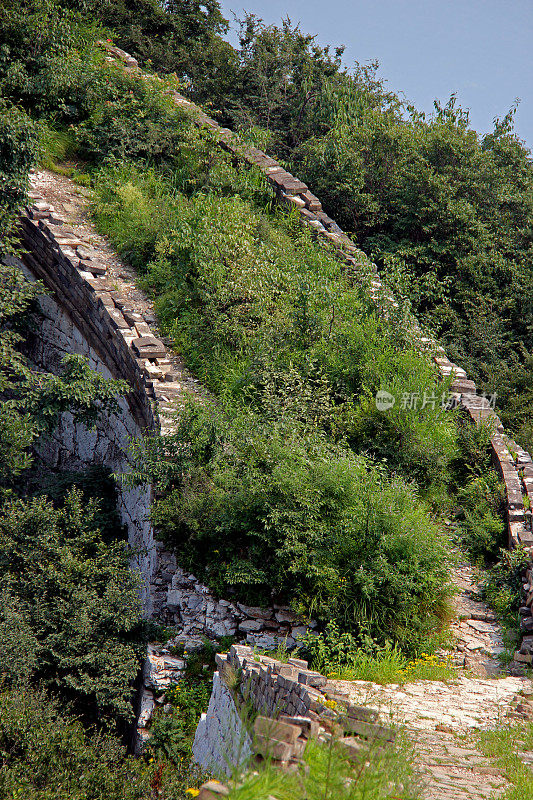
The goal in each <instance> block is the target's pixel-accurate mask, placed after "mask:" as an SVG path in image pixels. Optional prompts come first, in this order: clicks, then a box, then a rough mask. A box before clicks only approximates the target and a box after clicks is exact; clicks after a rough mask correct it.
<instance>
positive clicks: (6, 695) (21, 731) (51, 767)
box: [0, 686, 150, 800]
mask: <svg viewBox="0 0 533 800" xmlns="http://www.w3.org/2000/svg"><path fill="white" fill-rule="evenodd" d="M149 793H150V784H149V774H148V772H147V770H146V768H145V767H144V766H143V765H142V763H141V762H139V761H137V760H135V759H133V758H128V759H125V758H124V749H123V748H122V747H121V746H120V745H119V744H118V742H117V741H116V740H114V739H112V738H111V737H109V736H107V735H105V734H102V733H100V734H96V735H92V736H89V735H88V734H87V732H86V731H85V730H84V729H83V726H82V725H81V723H80V722H79V721H77V720H75V719H73V718H72V717H69V716H68V715H66V714H65V713H64V712H62V711H61V710H60V706H59V703H57V702H56V701H54V700H52V699H51V698H50V697H49V696H47V695H46V694H45V693H44V692H43V691H37V692H35V691H30V690H28V689H24V688H21V687H20V686H19V687H17V688H16V689H14V690H13V691H6V690H5V689H4V691H3V692H2V693H1V694H0V795H1V796H2V797H25V798H27V800H45V799H46V800H48V798H64V797H76V798H79V800H135V799H136V798H139V799H140V798H146V797H148V796H149Z"/></svg>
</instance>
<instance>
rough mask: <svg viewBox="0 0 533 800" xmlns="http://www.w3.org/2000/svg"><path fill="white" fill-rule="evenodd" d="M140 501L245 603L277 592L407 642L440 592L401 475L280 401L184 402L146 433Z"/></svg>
mask: <svg viewBox="0 0 533 800" xmlns="http://www.w3.org/2000/svg"><path fill="white" fill-rule="evenodd" d="M146 446H147V448H148V453H146V451H145V458H147V461H148V463H147V465H146V466H145V469H146V470H147V474H152V475H153V476H154V477H155V478H156V479H157V480H158V483H159V486H160V488H161V489H164V491H163V492H162V496H161V499H160V500H158V501H156V503H155V505H154V510H153V519H154V523H155V524H156V525H157V527H158V530H159V531H160V533H161V536H162V537H163V538H164V539H165V540H166V541H167V542H168V543H169V544H170V545H171V546H172V547H175V548H176V550H177V551H178V552H179V553H180V562H181V563H182V565H183V566H184V568H186V569H189V570H191V571H194V573H195V574H197V575H199V576H200V577H201V578H202V579H203V580H205V581H206V582H207V583H208V585H210V586H211V587H213V588H214V589H215V590H216V591H218V592H219V593H221V594H223V595H224V596H227V594H228V593H235V594H236V596H237V597H238V598H239V599H242V600H243V601H245V602H250V603H253V604H258V603H267V602H271V601H272V600H274V601H277V602H287V601H290V602H291V604H292V605H293V607H294V608H295V609H296V610H298V611H299V612H301V613H305V614H307V615H309V616H317V617H318V618H319V619H320V620H323V621H326V620H328V619H331V618H334V619H337V620H338V621H339V624H340V625H341V627H342V628H343V629H344V630H352V631H354V632H356V633H359V632H361V631H367V630H368V632H369V634H370V635H371V636H373V637H374V638H376V640H378V641H381V642H383V641H384V639H385V638H393V639H394V640H396V641H398V642H400V643H401V644H402V645H403V646H405V647H407V648H412V647H416V646H417V643H418V642H419V641H421V639H422V638H423V637H426V636H428V635H430V633H431V632H433V631H434V630H435V629H436V628H437V627H438V626H439V622H440V619H441V617H442V616H443V613H444V606H445V597H446V594H447V579H446V566H445V552H444V542H443V541H442V539H440V538H439V535H438V528H437V526H436V524H435V523H434V522H433V521H432V519H431V517H430V515H429V513H428V511H427V509H426V508H425V506H424V504H423V502H422V501H421V500H420V498H418V497H417V495H416V492H415V490H414V489H413V487H410V486H408V485H407V484H406V483H405V482H403V481H402V480H401V479H399V478H395V479H393V480H392V481H390V480H389V479H387V477H386V473H385V471H384V470H383V469H379V468H377V467H376V466H374V465H373V464H372V463H371V462H369V461H368V460H367V459H365V458H364V457H362V456H355V455H354V454H353V453H352V452H351V451H350V450H348V449H346V448H343V447H341V446H340V445H334V444H331V443H328V441H327V440H326V439H325V437H323V436H321V435H319V434H317V433H316V432H313V431H311V430H309V429H306V428H305V426H303V425H302V424H301V422H299V421H298V420H297V419H294V417H291V416H289V415H286V416H285V417H284V418H282V419H281V420H278V421H277V422H274V421H271V420H268V421H267V422H265V421H263V420H262V419H261V418H260V417H258V416H257V415H252V414H250V413H244V412H242V411H241V412H239V413H237V412H236V410H235V409H234V410H233V413H232V416H231V417H230V418H228V417H227V416H224V415H222V414H221V413H220V412H218V413H217V412H215V411H213V410H211V409H205V408H202V407H200V406H198V405H191V406H189V407H188V409H186V410H185V411H184V412H183V413H182V414H181V416H180V421H179V427H178V432H177V433H176V434H175V435H174V436H173V437H171V438H169V437H165V439H164V440H155V441H152V442H150V441H148V442H147V443H146Z"/></svg>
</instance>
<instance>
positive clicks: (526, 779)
mask: <svg viewBox="0 0 533 800" xmlns="http://www.w3.org/2000/svg"><path fill="white" fill-rule="evenodd" d="M476 738H477V746H478V748H479V749H480V750H481V752H482V753H484V755H486V756H488V757H489V758H493V759H494V761H495V766H497V767H499V768H500V769H501V770H502V771H503V773H504V775H505V777H506V778H507V780H508V781H509V783H510V786H509V787H508V788H507V789H506V790H505V792H504V794H503V795H502V796H501V800H533V781H532V773H531V765H530V764H531V762H529V763H528V764H526V763H524V760H522V758H521V757H520V754H527V755H528V756H529V757H530V758H532V759H533V723H531V722H528V723H525V724H524V723H518V724H516V725H511V724H507V725H505V726H503V727H501V728H498V729H496V730H489V731H481V732H479V733H478V734H477V737H476Z"/></svg>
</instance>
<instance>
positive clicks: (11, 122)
mask: <svg viewBox="0 0 533 800" xmlns="http://www.w3.org/2000/svg"><path fill="white" fill-rule="evenodd" d="M36 149H37V134H36V131H35V127H34V125H33V124H32V122H31V120H30V119H29V118H28V116H27V115H26V114H24V113H23V112H22V111H20V110H19V109H17V108H15V107H10V106H9V105H7V104H5V103H4V101H3V100H2V96H1V94H0V258H1V257H3V256H5V255H6V253H7V252H9V251H12V250H13V249H14V247H15V245H16V240H15V238H14V235H13V225H14V218H15V215H16V213H17V211H19V210H20V208H21V206H22V203H23V201H24V198H25V194H26V188H27V181H28V170H29V169H30V167H31V166H32V164H33V161H34V158H35V155H36Z"/></svg>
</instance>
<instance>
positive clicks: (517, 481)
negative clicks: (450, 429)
mask: <svg viewBox="0 0 533 800" xmlns="http://www.w3.org/2000/svg"><path fill="white" fill-rule="evenodd" d="M100 45H101V46H102V47H103V48H104V49H105V50H106V51H107V52H108V53H109V56H108V60H109V61H117V60H118V61H119V62H122V63H123V64H124V69H125V70H127V71H129V72H132V73H135V74H139V75H144V74H145V73H143V72H142V71H141V70H140V69H139V65H138V62H137V60H136V59H135V58H133V57H132V56H131V55H129V54H128V53H126V52H125V51H124V50H121V49H120V48H118V47H115V46H113V45H110V44H109V43H107V42H100ZM150 78H151V79H152V80H153V79H154V78H155V79H157V76H150ZM171 95H172V97H173V99H174V101H175V103H176V104H177V105H178V106H179V107H180V108H182V109H184V110H186V111H189V112H191V114H192V119H193V121H194V122H195V124H197V125H199V126H201V127H205V128H208V129H209V130H211V131H212V132H213V135H214V136H215V139H216V141H217V143H218V145H219V146H220V147H221V148H222V149H223V150H225V151H227V152H229V153H231V155H232V156H233V157H234V158H235V159H237V160H239V161H241V162H243V163H245V164H247V165H248V166H249V167H252V168H257V169H258V170H259V171H260V172H261V173H262V175H263V177H264V178H265V180H266V182H267V183H268V185H269V186H270V187H271V189H272V190H273V192H274V195H275V197H276V198H277V199H278V201H279V202H281V203H283V204H285V205H288V206H289V207H291V208H295V209H296V210H297V212H298V214H299V216H300V221H301V222H302V224H303V225H305V226H306V227H307V228H310V229H311V230H312V231H313V232H314V233H315V234H316V236H317V237H318V238H319V240H320V241H322V242H323V243H324V244H327V245H328V246H329V247H332V248H333V251H334V253H335V255H336V257H337V258H338V259H339V260H340V261H341V263H343V264H344V265H345V266H346V268H347V269H348V271H349V272H350V273H352V274H353V275H354V277H355V278H357V279H359V280H360V281H363V282H364V283H365V284H366V286H367V289H368V293H369V295H370V297H371V299H372V300H373V301H374V302H375V303H376V305H377V307H378V309H379V310H381V311H382V312H383V313H385V314H387V309H388V308H389V309H390V308H391V307H396V308H397V306H398V304H397V302H396V300H395V299H394V296H393V295H392V294H391V292H390V290H389V289H388V288H387V287H386V286H385V285H384V284H383V283H382V282H381V280H380V278H379V276H378V270H377V267H376V266H375V265H374V264H372V263H371V262H370V261H369V259H368V258H367V256H366V255H365V254H364V253H363V252H362V251H361V250H359V248H358V247H357V245H356V244H355V243H354V242H353V241H352V240H351V239H350V237H349V236H348V235H347V234H346V233H345V232H344V231H343V230H342V228H341V227H340V226H339V225H338V224H337V223H336V222H335V220H334V219H332V218H331V217H329V216H328V214H327V213H326V212H325V211H324V209H323V207H322V203H321V201H320V199H319V198H318V197H316V196H315V195H314V194H313V193H312V192H311V190H310V189H309V187H308V186H307V185H306V184H305V183H304V182H303V181H301V180H299V179H298V178H297V177H295V176H294V175H292V174H291V173H290V172H288V171H287V170H285V169H284V168H283V167H282V166H281V165H280V164H279V163H278V162H277V161H275V159H273V158H271V157H270V156H268V155H267V154H266V153H264V152H262V151H261V150H259V149H258V148H256V147H254V146H252V145H248V144H245V143H243V142H242V140H240V139H239V137H238V136H237V135H236V134H235V133H233V131H231V130H229V129H228V128H224V127H221V126H220V125H219V124H218V123H217V122H216V120H214V119H212V118H211V117H209V115H208V114H206V113H205V112H204V111H203V110H202V109H201V108H200V107H199V106H197V105H195V104H194V103H192V102H191V101H190V100H188V99H187V98H186V97H184V96H183V95H181V94H180V93H179V92H176V91H172V92H171ZM410 324H411V327H412V335H413V343H414V344H416V345H417V346H419V347H420V349H422V350H424V351H426V352H429V353H431V357H432V359H433V362H434V364H435V367H436V369H437V371H438V374H439V376H440V377H441V379H443V380H446V379H448V380H449V379H450V378H451V392H452V395H453V396H454V398H455V401H456V402H457V403H458V404H460V405H461V406H462V407H463V408H464V409H465V410H466V412H467V414H468V415H469V416H470V418H471V419H472V420H473V422H474V423H476V424H479V423H481V422H483V423H486V424H488V425H489V426H490V427H491V429H492V430H493V435H492V437H491V450H492V457H493V462H494V465H495V468H496V470H497V472H498V474H499V475H500V477H501V478H502V481H503V483H504V486H505V515H506V524H507V531H508V544H509V547H510V548H511V549H513V548H515V547H518V546H520V547H523V548H525V550H526V551H527V553H528V555H529V557H530V558H531V559H532V560H531V564H530V567H529V568H528V570H527V572H526V574H525V575H524V581H525V582H524V591H523V593H524V599H525V603H524V606H523V608H522V610H521V630H522V632H523V633H526V634H528V635H527V636H526V638H525V639H524V641H523V643H522V646H521V648H520V650H519V651H518V652H517V653H516V658H517V660H518V661H521V662H527V663H530V664H531V663H533V610H532V608H533V531H532V524H531V514H527V513H526V511H527V510H529V509H530V508H531V500H532V499H533V461H532V459H531V456H530V454H529V453H527V452H526V451H525V450H523V448H521V447H520V446H519V445H517V444H516V442H514V441H513V440H512V439H511V438H510V437H509V436H507V435H506V434H505V431H504V428H503V425H502V423H501V420H500V419H499V417H498V416H497V414H496V413H495V411H494V409H493V408H492V407H491V405H490V403H489V401H488V400H487V398H486V397H484V396H481V395H478V394H477V389H476V385H475V383H474V381H471V380H469V379H468V376H467V374H466V372H465V370H464V369H462V367H459V366H458V365H457V364H454V363H453V362H452V361H450V359H448V357H447V356H446V353H445V351H444V348H443V347H442V346H440V345H439V344H438V343H437V342H435V341H434V340H433V339H431V338H430V337H428V336H427V335H426V334H425V333H424V332H423V331H422V330H421V328H420V326H419V324H418V322H417V320H416V319H414V318H412V319H411V320H410ZM529 634H531V635H529ZM517 669H518V670H519V669H520V667H518V666H517Z"/></svg>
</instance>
